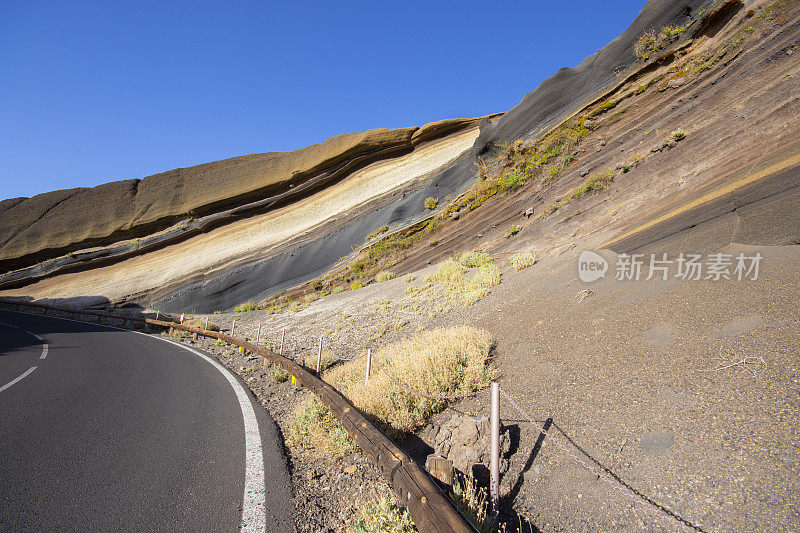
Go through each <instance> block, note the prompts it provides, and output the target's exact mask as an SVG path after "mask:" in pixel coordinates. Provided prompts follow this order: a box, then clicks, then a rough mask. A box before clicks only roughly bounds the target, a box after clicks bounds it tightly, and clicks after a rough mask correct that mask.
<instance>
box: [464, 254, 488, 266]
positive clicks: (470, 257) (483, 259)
mask: <svg viewBox="0 0 800 533" xmlns="http://www.w3.org/2000/svg"><path fill="white" fill-rule="evenodd" d="M458 262H459V263H461V265H462V266H465V267H467V268H473V267H477V266H481V265H485V264H487V263H491V262H492V256H490V255H489V254H487V253H486V252H464V253H462V254H461V255H460V256H459V257H458Z"/></svg>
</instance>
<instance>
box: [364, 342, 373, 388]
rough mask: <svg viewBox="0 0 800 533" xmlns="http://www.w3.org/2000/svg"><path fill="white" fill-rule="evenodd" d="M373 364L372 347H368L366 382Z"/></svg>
mask: <svg viewBox="0 0 800 533" xmlns="http://www.w3.org/2000/svg"><path fill="white" fill-rule="evenodd" d="M371 366H372V348H367V372H366V374H364V383H367V382H368V381H369V369H370V367H371Z"/></svg>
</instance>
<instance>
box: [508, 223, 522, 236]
mask: <svg viewBox="0 0 800 533" xmlns="http://www.w3.org/2000/svg"><path fill="white" fill-rule="evenodd" d="M519 230H520V228H519V226H517V225H516V224H511V227H510V228H508V236H509V237H513V236H514V235H516V234H517V233H519Z"/></svg>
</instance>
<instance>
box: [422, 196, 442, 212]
mask: <svg viewBox="0 0 800 533" xmlns="http://www.w3.org/2000/svg"><path fill="white" fill-rule="evenodd" d="M437 205H439V199H438V198H434V197H432V196H428V197H427V198H425V209H431V210H433V209H436V206H437Z"/></svg>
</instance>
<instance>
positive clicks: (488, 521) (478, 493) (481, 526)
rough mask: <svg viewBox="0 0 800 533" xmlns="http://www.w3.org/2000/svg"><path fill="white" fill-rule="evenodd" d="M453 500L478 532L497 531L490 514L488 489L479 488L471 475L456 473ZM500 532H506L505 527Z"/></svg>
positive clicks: (488, 532) (491, 532) (489, 532)
mask: <svg viewBox="0 0 800 533" xmlns="http://www.w3.org/2000/svg"><path fill="white" fill-rule="evenodd" d="M452 500H453V503H454V504H456V507H458V508H459V510H460V511H461V512H462V513H464V516H466V517H467V518H468V519H469V521H470V522H472V525H474V526H475V528H476V529H477V530H478V531H480V532H481V533H493V532H494V531H495V528H494V525H493V524H492V517H491V515H490V514H489V498H488V497H487V495H486V489H485V488H484V487H479V486H478V483H477V482H476V481H475V479H474V478H473V477H472V476H471V475H470V476H467V475H464V474H461V473H459V472H456V474H455V476H454V477H453V492H452ZM500 531H505V527H504V526H501V528H500Z"/></svg>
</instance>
